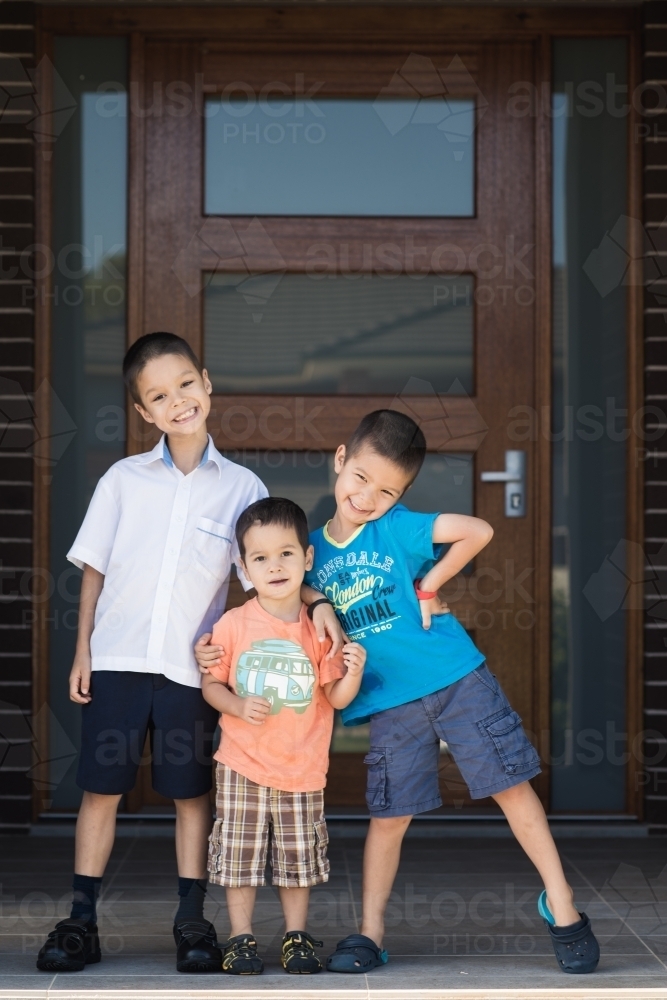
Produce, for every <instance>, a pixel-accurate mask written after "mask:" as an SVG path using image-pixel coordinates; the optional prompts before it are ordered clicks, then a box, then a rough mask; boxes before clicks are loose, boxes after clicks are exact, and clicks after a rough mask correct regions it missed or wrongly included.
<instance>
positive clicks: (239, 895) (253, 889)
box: [226, 885, 257, 937]
mask: <svg viewBox="0 0 667 1000" xmlns="http://www.w3.org/2000/svg"><path fill="white" fill-rule="evenodd" d="M226 893H227V909H228V910H229V921H230V923H231V925H232V927H231V930H230V932H229V936H230V937H236V935H237V934H252V913H253V910H254V909H255V896H256V895H257V886H254V885H244V886H241V887H240V888H238V889H232V888H230V887H229V886H228V887H227V890H226Z"/></svg>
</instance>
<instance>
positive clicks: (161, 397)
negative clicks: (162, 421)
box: [153, 392, 164, 403]
mask: <svg viewBox="0 0 667 1000" xmlns="http://www.w3.org/2000/svg"><path fill="white" fill-rule="evenodd" d="M161 399H164V393H163V392H161V393H160V395H159V396H155V397H154V398H153V402H154V403H159V402H160V400H161Z"/></svg>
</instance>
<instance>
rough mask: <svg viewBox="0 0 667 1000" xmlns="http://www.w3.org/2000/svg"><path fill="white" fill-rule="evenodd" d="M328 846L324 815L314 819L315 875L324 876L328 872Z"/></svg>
mask: <svg viewBox="0 0 667 1000" xmlns="http://www.w3.org/2000/svg"><path fill="white" fill-rule="evenodd" d="M328 847H329V831H328V830H327V823H326V820H325V819H324V817H322V819H318V820H316V821H315V872H314V874H315V875H319V876H325V875H328V874H329V859H328V858H327V849H328Z"/></svg>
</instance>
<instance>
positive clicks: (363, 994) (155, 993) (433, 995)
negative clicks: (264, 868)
mask: <svg viewBox="0 0 667 1000" xmlns="http://www.w3.org/2000/svg"><path fill="white" fill-rule="evenodd" d="M364 979H366V977H365V976H364ZM260 997H261V1000H296V998H299V1000H320V998H323V1000H564V998H565V997H567V998H569V1000H667V988H664V987H661V988H653V989H651V988H650V987H645V986H641V987H621V988H616V989H614V988H613V987H612V988H600V987H597V988H594V987H584V988H579V987H572V988H568V987H565V986H564V987H562V988H553V987H552V988H546V989H539V988H530V989H502V988H500V989H485V988H479V987H478V988H473V989H466V988H465V987H464V988H462V989H451V988H444V989H407V990H406V989H394V988H392V987H391V986H387V987H384V988H382V987H374V986H372V985H370V986H361V984H360V987H359V988H357V987H356V986H350V987H349V988H345V989H328V988H326V987H323V988H321V989H317V988H313V987H309V986H304V987H301V986H300V984H299V985H297V984H295V985H294V987H292V988H291V989H274V988H272V987H270V986H269V987H267V988H261V987H260V985H259V984H258V986H257V987H256V988H254V989H253V988H251V987H246V988H242V989H237V988H235V987H233V986H232V987H231V988H230V989H215V988H210V987H205V986H204V987H202V988H201V989H169V987H166V988H163V989H157V990H156V989H147V990H142V989H136V990H135V989H132V987H130V988H125V989H114V988H110V989H105V988H104V987H101V988H98V989H80V990H77V989H74V988H68V987H65V988H62V989H58V988H57V987H55V988H53V989H51V988H49V987H47V988H46V989H31V988H29V987H28V988H27V989H25V990H22V989H20V988H19V989H13V990H3V989H0V1000H259V998H260Z"/></svg>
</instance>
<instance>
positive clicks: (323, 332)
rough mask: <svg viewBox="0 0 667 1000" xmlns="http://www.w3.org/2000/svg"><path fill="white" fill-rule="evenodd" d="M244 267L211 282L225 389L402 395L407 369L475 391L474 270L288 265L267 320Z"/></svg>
mask: <svg viewBox="0 0 667 1000" xmlns="http://www.w3.org/2000/svg"><path fill="white" fill-rule="evenodd" d="M240 277H243V276H239V275H233V274H221V273H216V274H214V275H212V276H211V279H210V281H209V282H208V284H207V286H206V289H205V292H204V353H205V361H206V365H207V368H208V371H209V374H210V376H211V380H212V382H213V387H214V390H215V391H216V392H221V393H234V392H238V393H243V392H266V393H309V394H310V393H328V394H337V393H340V394H343V395H345V394H350V395H357V394H361V395H372V394H392V395H393V394H397V393H400V392H402V391H403V390H404V388H405V384H406V381H407V379H406V372H409V375H410V376H412V377H417V378H421V379H424V380H426V381H428V382H429V383H430V384H431V386H432V387H433V389H435V391H436V392H440V393H447V392H450V391H454V392H455V393H462V392H465V393H467V394H469V395H472V393H473V391H474V366H473V311H474V301H473V299H474V287H473V279H472V277H471V275H469V274H460V275H425V274H414V275H411V276H406V275H391V274H387V275H383V274H371V275H364V276H363V278H360V276H358V275H356V274H342V275H340V274H339V275H331V274H319V273H317V272H315V273H312V274H305V275H303V274H285V275H283V277H282V278H281V280H280V282H279V283H278V285H277V286H276V288H275V291H274V292H273V293H272V295H271V297H270V299H269V300H268V302H267V303H266V304H265V305H264V306H263V309H262V319H261V322H259V323H256V322H255V321H254V320H253V315H252V309H251V308H250V307H249V306H248V305H247V304H246V302H245V301H244V299H243V296H242V295H240V294H239V293H238V291H237V285H238V282H239V280H240ZM457 379H458V382H459V385H458V386H457V387H456V388H455V389H454V390H452V383H454V382H455V380H457Z"/></svg>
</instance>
